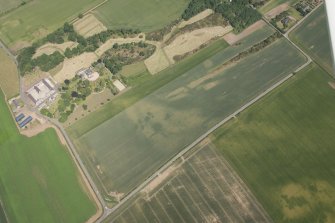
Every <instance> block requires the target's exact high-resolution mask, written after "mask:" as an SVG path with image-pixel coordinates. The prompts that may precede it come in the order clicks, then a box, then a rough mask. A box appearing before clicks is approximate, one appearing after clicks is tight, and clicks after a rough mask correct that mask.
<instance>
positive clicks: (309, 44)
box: [290, 6, 335, 75]
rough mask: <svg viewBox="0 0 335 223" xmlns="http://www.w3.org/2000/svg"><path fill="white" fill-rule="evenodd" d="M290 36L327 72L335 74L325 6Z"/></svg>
mask: <svg viewBox="0 0 335 223" xmlns="http://www.w3.org/2000/svg"><path fill="white" fill-rule="evenodd" d="M290 38H291V39H292V40H293V41H294V42H296V43H297V44H298V45H299V46H301V47H302V48H303V49H304V50H305V51H306V52H307V53H308V54H309V55H310V56H311V57H312V58H313V59H314V60H315V61H316V62H317V63H318V64H320V65H321V66H322V67H323V68H324V69H326V70H327V72H329V73H331V74H334V75H335V72H334V69H333V60H332V55H331V45H330V39H329V31H328V22H327V15H326V11H325V7H324V6H321V7H320V8H318V9H317V10H316V11H315V12H314V13H313V14H312V15H310V16H309V18H307V19H306V20H305V21H304V22H303V23H302V24H301V25H300V26H299V27H298V28H297V29H295V30H294V31H293V32H292V33H291V34H290Z"/></svg>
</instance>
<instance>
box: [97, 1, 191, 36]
mask: <svg viewBox="0 0 335 223" xmlns="http://www.w3.org/2000/svg"><path fill="white" fill-rule="evenodd" d="M189 1H190V0H168V1H167V0H142V1H138V0H127V1H124V0H109V1H108V2H107V3H106V4H104V5H102V6H100V7H99V8H97V9H96V10H95V11H94V14H95V15H96V16H97V17H98V18H99V19H100V20H101V21H102V22H103V23H104V24H105V26H107V27H108V28H135V29H136V28H139V29H141V30H142V31H153V30H156V29H160V28H163V27H164V26H166V25H168V24H169V23H170V22H172V21H174V20H176V19H178V18H180V16H181V14H182V13H183V11H184V10H185V9H186V7H187V5H188V3H189Z"/></svg>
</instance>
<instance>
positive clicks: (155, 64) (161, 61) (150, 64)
mask: <svg viewBox="0 0 335 223" xmlns="http://www.w3.org/2000/svg"><path fill="white" fill-rule="evenodd" d="M147 43H150V44H153V45H155V46H156V51H155V53H154V54H153V55H151V56H150V57H149V58H148V59H146V60H145V61H144V64H145V66H146V67H147V69H148V71H149V72H150V73H151V74H156V73H158V72H160V71H162V70H164V69H165V68H167V67H169V66H170V65H171V62H170V61H169V59H168V58H167V56H166V54H165V52H164V50H163V49H162V44H161V43H159V42H153V41H147Z"/></svg>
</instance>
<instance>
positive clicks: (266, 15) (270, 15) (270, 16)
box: [265, 2, 290, 19]
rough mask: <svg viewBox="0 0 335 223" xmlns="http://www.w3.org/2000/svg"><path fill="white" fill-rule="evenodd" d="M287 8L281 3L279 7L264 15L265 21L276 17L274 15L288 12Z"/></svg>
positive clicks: (286, 4)
mask: <svg viewBox="0 0 335 223" xmlns="http://www.w3.org/2000/svg"><path fill="white" fill-rule="evenodd" d="M289 7H290V6H289V4H288V3H287V2H286V3H283V4H281V5H278V6H277V7H275V8H273V9H271V10H270V11H268V12H267V13H265V17H266V18H267V19H272V18H274V17H276V15H279V14H280V13H282V12H284V11H286V10H288V8H289Z"/></svg>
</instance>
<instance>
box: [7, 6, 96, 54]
mask: <svg viewBox="0 0 335 223" xmlns="http://www.w3.org/2000/svg"><path fill="white" fill-rule="evenodd" d="M102 1H103V0H71V1H67V0H57V1H53V0H34V1H31V2H29V3H27V4H26V5H24V6H22V7H19V8H18V9H16V10H14V11H12V12H10V13H8V14H6V15H4V16H2V17H0V39H2V40H3V41H4V42H5V43H6V44H7V45H9V46H11V47H14V48H17V47H20V46H22V44H23V43H24V42H27V41H28V42H31V41H34V40H37V39H39V38H41V37H43V36H45V35H46V34H48V33H49V32H51V31H53V30H55V29H57V28H59V27H60V26H61V25H62V24H63V23H64V22H65V21H69V20H71V19H73V18H75V17H77V16H78V14H79V13H80V12H83V11H85V10H87V9H89V8H91V7H93V6H95V5H97V4H99V3H100V2H102Z"/></svg>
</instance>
